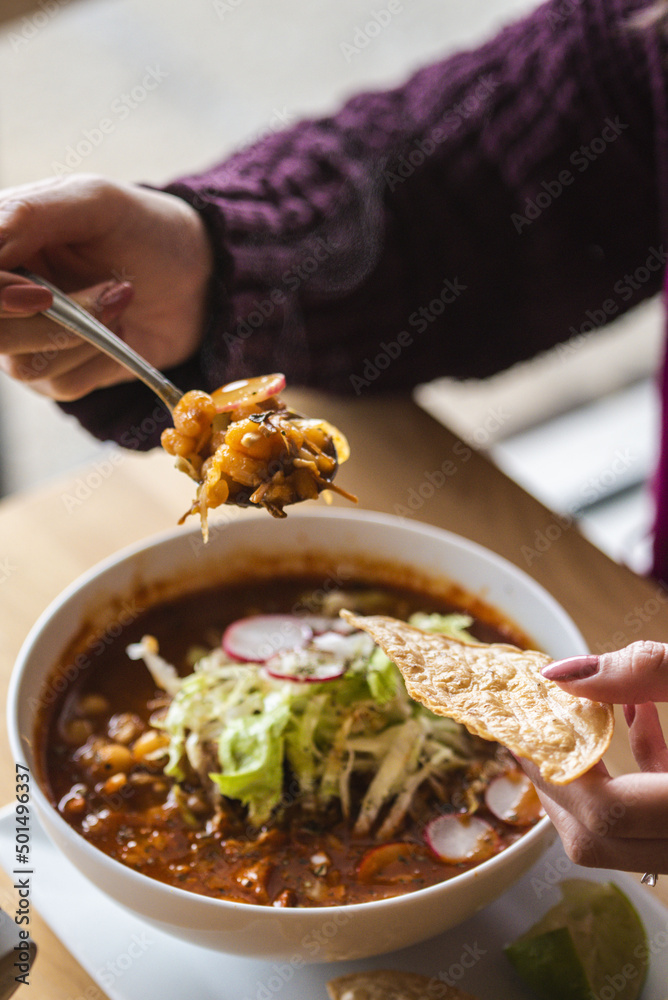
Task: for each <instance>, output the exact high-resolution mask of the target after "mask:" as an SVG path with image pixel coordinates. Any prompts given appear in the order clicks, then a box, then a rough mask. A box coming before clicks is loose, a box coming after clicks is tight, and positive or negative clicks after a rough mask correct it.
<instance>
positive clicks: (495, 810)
mask: <svg viewBox="0 0 668 1000" xmlns="http://www.w3.org/2000/svg"><path fill="white" fill-rule="evenodd" d="M485 805H486V806H487V808H488V809H489V811H490V812H491V813H492V815H494V816H496V818H497V819H501V820H503V822H504V823H510V824H511V825H512V826H527V825H528V824H529V823H535V822H536V820H537V819H540V817H541V816H542V814H543V807H542V806H541V804H540V799H539V798H538V795H537V794H536V789H535V788H534V787H533V785H532V784H531V782H530V781H529V779H528V778H527V776H526V774H523V773H522V771H509V772H508V773H507V774H500V775H499V776H498V777H497V778H494V779H493V780H492V781H490V783H489V785H488V786H487V789H486V791H485Z"/></svg>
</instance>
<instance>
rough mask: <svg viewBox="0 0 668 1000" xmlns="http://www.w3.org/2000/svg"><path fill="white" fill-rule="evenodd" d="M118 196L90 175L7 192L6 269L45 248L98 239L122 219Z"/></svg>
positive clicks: (0, 243) (2, 245)
mask: <svg viewBox="0 0 668 1000" xmlns="http://www.w3.org/2000/svg"><path fill="white" fill-rule="evenodd" d="M116 187H119V186H116ZM119 191H120V187H119ZM118 197H119V195H118V192H116V191H115V187H114V186H112V185H109V184H105V183H104V182H101V181H100V180H99V179H98V178H95V177H92V176H88V175H79V176H76V177H72V178H49V179H47V180H44V181H40V182H38V183H35V184H25V185H21V186H18V187H14V188H10V189H8V190H6V191H4V192H2V194H0V266H2V267H4V268H7V269H9V268H12V267H16V266H17V265H19V264H22V263H24V262H25V261H26V260H28V259H29V258H30V257H32V256H33V255H34V254H36V253H37V252H38V251H39V250H41V249H42V248H43V247H45V246H49V245H53V244H59V245H65V244H72V243H80V242H85V241H87V240H90V239H93V238H95V237H96V236H97V235H99V234H100V233H101V232H105V231H106V230H108V228H109V220H110V218H111V219H113V218H116V217H117V215H118V213H117V211H115V207H114V206H115V205H116V203H117V201H118Z"/></svg>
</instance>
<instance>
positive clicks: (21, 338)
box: [0, 280, 134, 377]
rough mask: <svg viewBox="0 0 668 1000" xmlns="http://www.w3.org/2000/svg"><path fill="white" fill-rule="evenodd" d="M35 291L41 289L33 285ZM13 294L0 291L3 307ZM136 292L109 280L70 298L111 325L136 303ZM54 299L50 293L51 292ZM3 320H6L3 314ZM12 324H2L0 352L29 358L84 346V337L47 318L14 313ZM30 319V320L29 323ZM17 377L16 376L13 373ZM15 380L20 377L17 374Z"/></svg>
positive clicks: (0, 314) (129, 285)
mask: <svg viewBox="0 0 668 1000" xmlns="http://www.w3.org/2000/svg"><path fill="white" fill-rule="evenodd" d="M30 287H31V288H37V287H38V286H36V285H32V286H30ZM8 291H11V286H9V287H8V288H7V287H6V288H5V289H3V290H2V291H0V305H1V304H2V300H3V295H5V294H7V292H8ZM133 295H134V290H133V287H132V285H131V284H130V283H129V282H127V281H120V282H119V281H113V280H112V281H105V282H102V283H101V284H98V285H94V286H92V287H91V288H86V289H83V290H82V291H80V292H75V293H73V294H72V295H71V296H70V297H71V298H72V299H73V300H74V301H75V302H77V303H78V304H79V305H81V306H83V308H84V309H85V310H86V311H87V312H89V313H91V314H92V315H94V316H95V317H96V318H97V319H99V320H100V322H101V323H104V324H105V325H107V326H109V325H110V324H112V323H114V322H115V321H117V320H118V318H119V317H120V316H121V315H122V313H123V312H124V310H125V309H126V308H127V306H128V305H129V304H130V302H131V301H132V298H133ZM49 296H50V293H49ZM0 318H3V314H2V312H0ZM12 318H13V321H12V322H8V321H5V322H2V323H0V353H1V354H20V355H26V354H30V353H36V352H53V351H54V349H55V350H67V349H68V348H70V347H74V346H75V345H78V344H80V343H81V341H80V338H79V337H76V336H75V335H74V334H71V333H69V331H66V330H64V329H63V327H61V326H59V325H58V324H56V323H54V322H53V321H52V320H50V319H48V317H46V316H32V317H30V314H29V313H28V314H24V315H23V316H22V317H21V318H20V320H19V317H18V315H17V313H16V312H15V313H13V314H12ZM28 319H29V321H28ZM12 374H14V373H12ZM15 377H20V376H19V375H17V374H15Z"/></svg>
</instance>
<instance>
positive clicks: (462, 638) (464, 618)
mask: <svg viewBox="0 0 668 1000" xmlns="http://www.w3.org/2000/svg"><path fill="white" fill-rule="evenodd" d="M408 624H409V625H415V627H416V628H421V629H424V631H425V632H439V633H440V634H441V635H447V636H449V638H450V639H457V640H458V641H459V642H475V639H474V638H473V636H472V635H471V633H470V632H468V631H467V629H469V628H470V627H471V625H473V619H472V618H471V616H470V615H462V614H450V615H439V614H437V613H436V612H433V613H431V614H427V613H426V612H425V611H416V612H415V614H413V615H411V616H410V618H409V619H408Z"/></svg>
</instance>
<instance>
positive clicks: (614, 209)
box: [64, 0, 668, 578]
mask: <svg viewBox="0 0 668 1000" xmlns="http://www.w3.org/2000/svg"><path fill="white" fill-rule="evenodd" d="M646 6H647V0H551V2H548V3H546V4H544V5H543V6H542V7H540V8H539V9H538V10H536V11H535V12H534V13H533V14H532V15H531V16H529V17H527V18H525V19H524V20H522V21H520V22H518V23H517V24H514V25H512V26H510V27H508V28H506V29H505V30H504V31H502V32H501V33H500V34H498V35H497V36H496V37H495V38H493V39H492V40H491V41H489V42H488V43H486V44H485V45H483V46H481V47H480V48H478V49H477V50H475V51H472V52H463V53H459V54H457V55H454V56H450V57H449V58H447V59H445V60H444V61H442V62H440V63H437V64H434V65H431V66H429V67H427V68H425V69H423V70H421V71H420V72H418V73H416V74H415V75H414V76H413V77H412V78H411V79H409V80H408V82H406V83H405V84H403V85H402V86H399V87H397V88H396V89H393V90H389V91H385V92H374V93H365V94H361V95H359V96H357V97H354V98H353V99H352V100H350V101H349V102H348V103H347V104H345V106H344V107H343V108H342V109H341V110H340V111H339V112H338V113H337V114H335V115H333V116H332V117H329V118H324V119H320V120H310V121H303V122H301V123H299V124H298V125H296V126H295V127H293V128H290V129H288V130H286V131H285V132H282V133H278V134H271V135H269V136H267V137H266V138H265V139H263V140H262V141H261V142H259V143H258V144H256V145H254V146H252V147H249V148H246V149H244V150H242V151H241V152H239V153H237V154H235V155H233V156H232V157H231V158H229V159H228V160H226V161H225V162H224V163H221V164H217V165H215V166H213V167H211V168H210V169H208V170H205V171H204V172H203V173H199V174H195V175H192V176H189V177H185V178H182V179H181V180H179V181H178V182H175V183H174V184H171V185H169V186H168V187H167V189H166V190H168V191H170V192H172V193H173V194H176V195H178V196H179V197H182V198H184V199H186V200H187V201H188V202H190V203H191V204H192V205H194V206H195V207H196V208H197V209H198V210H199V211H200V212H201V213H202V216H203V218H204V219H205V221H206V223H207V226H208V229H209V233H210V236H211V240H212V244H213V247H214V250H215V253H216V256H217V269H216V278H215V280H214V283H213V287H212V289H211V312H210V317H211V318H210V324H209V328H208V331H207V334H206V337H205V339H204V342H203V345H202V348H201V351H200V352H199V354H198V355H197V356H196V357H194V358H192V359H191V361H190V362H189V363H187V364H185V365H183V366H181V367H180V368H178V369H176V370H173V371H172V372H170V373H169V374H170V377H171V378H172V379H173V380H174V381H175V382H176V384H177V385H179V386H180V387H182V388H183V389H188V388H192V387H200V388H214V387H216V386H218V385H220V384H222V383H223V382H225V381H229V380H230V379H233V378H238V377H241V376H243V375H249V374H257V373H260V372H264V371H269V370H279V371H284V372H285V374H286V376H287V379H288V382H289V383H291V384H308V385H311V386H316V387H320V388H324V389H329V390H333V391H337V392H345V393H352V394H357V395H359V394H361V393H366V392H376V391H385V390H397V389H407V388H409V387H411V386H413V385H415V384H416V383H418V382H421V381H426V380H429V379H431V378H434V377H435V376H438V375H443V374H449V375H454V376H465V377H470V376H474V377H484V376H486V375H489V374H491V373H494V372H498V371H499V370H501V369H503V368H506V367H508V366H510V365H512V364H514V363H515V362H517V361H519V360H521V359H525V358H528V357H530V356H532V355H535V354H537V353H538V352H540V351H543V350H545V349H546V348H549V347H551V346H553V345H554V344H556V343H558V342H560V341H565V340H567V339H569V338H571V337H573V336H579V335H582V334H586V333H589V332H591V331H592V330H593V329H595V328H597V327H599V326H601V325H602V324H603V323H604V322H607V320H608V319H609V318H610V317H612V316H616V315H620V314H621V313H622V312H624V311H626V310H627V309H629V308H630V307H632V306H633V305H635V304H636V303H638V302H640V301H642V300H643V299H645V298H647V297H648V296H650V295H653V294H654V293H656V292H657V291H659V290H660V289H661V287H662V280H663V271H664V243H665V245H666V246H668V239H667V235H668V229H667V223H668V216H667V211H668V210H667V206H666V198H665V194H666V193H667V192H668V166H667V164H666V153H667V152H668V134H667V127H668V119H667V115H666V108H667V101H666V81H667V73H668V71H667V70H665V69H664V67H665V65H666V63H665V51H664V47H663V45H662V43H661V42H660V40H659V38H658V35H657V32H656V31H655V30H653V29H644V30H639V29H638V28H635V27H632V26H631V25H630V23H629V21H630V19H631V17H632V15H633V14H634V13H636V12H637V11H639V10H642V9H644V8H645V7H646ZM445 41H446V40H445V39H444V43H445ZM397 353H398V357H396V358H395V357H393V355H397ZM376 359H381V360H379V363H378V364H376ZM155 405H156V404H155V399H154V397H153V396H152V395H151V394H150V392H149V391H148V390H146V389H145V388H144V387H143V386H141V385H138V384H132V385H125V386H119V387H115V388H110V389H103V390H99V391H98V392H95V393H92V394H91V395H90V396H88V397H86V399H84V400H81V401H79V402H77V403H70V404H66V405H65V407H64V408H65V409H66V410H67V411H68V412H71V413H74V414H75V415H76V416H77V417H78V418H79V420H80V421H81V422H82V423H83V424H84V425H85V426H86V427H87V428H88V429H89V430H90V431H91V432H92V433H94V434H96V435H97V436H99V437H102V438H112V439H115V440H117V441H121V442H122V443H128V442H129V443H134V442H133V440H132V435H131V434H130V429H131V428H132V426H133V425H136V424H138V423H140V422H141V420H142V418H144V417H146V415H147V414H149V413H151V412H154V411H155ZM119 414H121V417H120V418H119ZM155 443H156V442H155V440H150V441H148V442H144V444H143V445H142V446H144V447H145V446H147V445H148V446H150V445H152V444H155ZM665 443H668V437H667V438H666V442H665ZM663 453H664V458H663V460H662V463H661V468H660V470H659V475H658V499H659V508H660V517H659V525H658V530H657V559H656V570H657V572H658V573H659V574H662V575H663V577H664V578H668V459H667V458H666V457H665V456H666V447H664V452H663Z"/></svg>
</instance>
